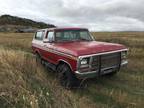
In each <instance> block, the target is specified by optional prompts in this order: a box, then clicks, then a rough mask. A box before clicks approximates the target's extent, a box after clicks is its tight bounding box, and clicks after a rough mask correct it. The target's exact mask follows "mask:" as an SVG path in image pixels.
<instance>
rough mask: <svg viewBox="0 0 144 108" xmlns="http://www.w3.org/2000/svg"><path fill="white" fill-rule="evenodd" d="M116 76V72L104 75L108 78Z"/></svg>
mask: <svg viewBox="0 0 144 108" xmlns="http://www.w3.org/2000/svg"><path fill="white" fill-rule="evenodd" d="M116 74H117V71H113V72H111V73H107V74H105V75H106V76H109V77H112V76H114V75H116Z"/></svg>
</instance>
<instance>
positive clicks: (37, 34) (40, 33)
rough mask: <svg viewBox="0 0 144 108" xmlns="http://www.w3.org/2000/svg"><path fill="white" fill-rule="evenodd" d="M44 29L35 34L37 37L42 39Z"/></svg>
mask: <svg viewBox="0 0 144 108" xmlns="http://www.w3.org/2000/svg"><path fill="white" fill-rule="evenodd" d="M43 33H44V32H43V31H38V32H37V33H36V35H35V39H37V40H42V39H43Z"/></svg>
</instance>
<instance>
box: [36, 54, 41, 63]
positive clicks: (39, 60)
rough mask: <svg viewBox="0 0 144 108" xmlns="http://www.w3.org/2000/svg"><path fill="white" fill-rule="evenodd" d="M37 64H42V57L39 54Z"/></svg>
mask: <svg viewBox="0 0 144 108" xmlns="http://www.w3.org/2000/svg"><path fill="white" fill-rule="evenodd" d="M36 62H37V63H41V62H42V59H41V56H40V55H39V54H38V53H36Z"/></svg>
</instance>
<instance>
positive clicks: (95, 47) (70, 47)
mask: <svg viewBox="0 0 144 108" xmlns="http://www.w3.org/2000/svg"><path fill="white" fill-rule="evenodd" d="M54 48H55V50H57V51H60V52H63V53H67V54H70V55H73V56H76V57H77V56H82V55H89V54H97V53H103V52H109V51H115V50H121V49H125V48H126V47H125V46H123V45H120V44H114V43H107V42H98V41H75V42H63V43H56V44H54Z"/></svg>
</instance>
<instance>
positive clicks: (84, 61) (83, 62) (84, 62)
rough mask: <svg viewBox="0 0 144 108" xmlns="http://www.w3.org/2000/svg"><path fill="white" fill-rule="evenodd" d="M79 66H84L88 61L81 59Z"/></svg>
mask: <svg viewBox="0 0 144 108" xmlns="http://www.w3.org/2000/svg"><path fill="white" fill-rule="evenodd" d="M80 64H81V65H86V64H88V60H87V59H82V61H81V63H80Z"/></svg>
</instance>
